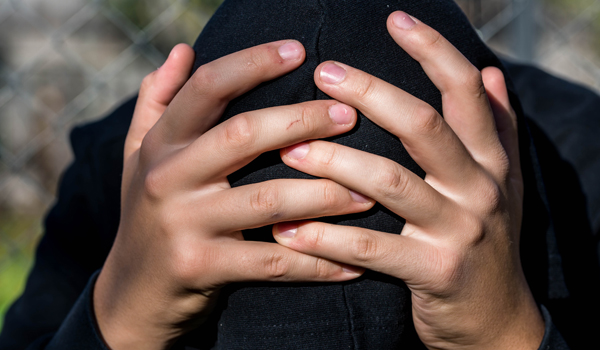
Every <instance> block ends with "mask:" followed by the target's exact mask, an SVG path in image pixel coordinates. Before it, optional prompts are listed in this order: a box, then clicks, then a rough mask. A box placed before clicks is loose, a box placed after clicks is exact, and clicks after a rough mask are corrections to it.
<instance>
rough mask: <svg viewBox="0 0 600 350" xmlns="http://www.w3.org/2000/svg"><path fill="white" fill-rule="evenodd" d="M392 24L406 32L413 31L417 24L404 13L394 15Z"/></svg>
mask: <svg viewBox="0 0 600 350" xmlns="http://www.w3.org/2000/svg"><path fill="white" fill-rule="evenodd" d="M392 22H393V23H394V25H395V26H396V27H398V28H400V29H405V30H407V29H412V28H413V27H414V26H415V25H416V24H417V22H415V21H414V20H413V19H412V18H411V17H410V16H409V15H408V14H406V13H405V12H402V11H399V12H396V13H394V15H393V16H392Z"/></svg>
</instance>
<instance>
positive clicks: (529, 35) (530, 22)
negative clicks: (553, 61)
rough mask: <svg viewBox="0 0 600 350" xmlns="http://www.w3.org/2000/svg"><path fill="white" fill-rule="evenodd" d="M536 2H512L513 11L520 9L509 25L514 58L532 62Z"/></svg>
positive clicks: (534, 0)
mask: <svg viewBox="0 0 600 350" xmlns="http://www.w3.org/2000/svg"><path fill="white" fill-rule="evenodd" d="M536 2H537V1H536V0H512V3H513V4H512V5H513V9H519V8H520V9H522V11H521V12H520V13H519V14H518V15H517V17H516V18H515V19H514V21H513V23H512V25H511V35H510V37H511V46H512V51H513V53H514V54H515V56H516V58H517V59H518V60H520V61H522V62H529V63H530V62H533V60H534V58H535V46H536V38H537V35H536V24H535V11H536V6H535V5H536Z"/></svg>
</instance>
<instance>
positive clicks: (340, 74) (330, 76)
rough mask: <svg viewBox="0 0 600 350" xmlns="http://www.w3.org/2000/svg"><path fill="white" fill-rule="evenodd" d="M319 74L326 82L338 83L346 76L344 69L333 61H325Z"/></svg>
mask: <svg viewBox="0 0 600 350" xmlns="http://www.w3.org/2000/svg"><path fill="white" fill-rule="evenodd" d="M320 75H321V80H323V81H324V82H325V83H327V84H339V83H341V82H342V81H344V79H345V78H346V70H345V69H344V68H342V67H340V66H338V65H337V64H335V63H327V64H326V65H324V66H323V68H321V74H320Z"/></svg>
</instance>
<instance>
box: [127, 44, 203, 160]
mask: <svg viewBox="0 0 600 350" xmlns="http://www.w3.org/2000/svg"><path fill="white" fill-rule="evenodd" d="M194 58H195V54H194V50H193V49H192V48H191V47H190V46H188V45H186V44H179V45H177V46H175V47H174V48H173V50H171V53H170V54H169V57H168V58H167V60H166V61H165V63H164V64H163V65H162V67H160V68H159V69H157V70H156V71H154V72H152V73H150V74H148V75H147V76H146V77H145V78H144V80H143V81H142V85H141V87H140V92H139V97H138V100H137V104H136V106H135V111H134V113H133V119H132V121H131V126H130V127H129V132H128V134H127V139H126V140H125V151H124V156H125V162H127V160H128V159H129V158H130V157H131V155H132V154H133V153H134V152H135V151H137V150H138V149H139V148H140V146H141V144H142V141H143V139H144V137H145V136H146V134H147V133H148V131H149V130H150V129H151V128H152V127H153V126H154V124H156V122H157V121H158V119H160V117H161V116H162V115H163V113H164V112H165V109H166V108H167V106H168V105H169V103H171V100H173V98H174V97H175V95H176V94H177V93H178V92H179V90H180V89H181V88H182V87H183V85H184V84H185V82H186V81H187V80H188V78H189V77H190V73H191V70H192V64H193V63H194Z"/></svg>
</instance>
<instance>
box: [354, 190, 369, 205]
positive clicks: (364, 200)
mask: <svg viewBox="0 0 600 350" xmlns="http://www.w3.org/2000/svg"><path fill="white" fill-rule="evenodd" d="M350 197H352V199H353V200H354V201H355V202H358V203H370V202H371V199H370V198H369V197H365V196H363V195H362V194H360V193H357V192H354V191H352V190H350Z"/></svg>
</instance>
